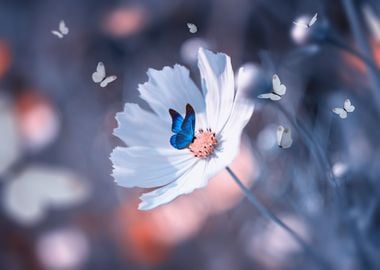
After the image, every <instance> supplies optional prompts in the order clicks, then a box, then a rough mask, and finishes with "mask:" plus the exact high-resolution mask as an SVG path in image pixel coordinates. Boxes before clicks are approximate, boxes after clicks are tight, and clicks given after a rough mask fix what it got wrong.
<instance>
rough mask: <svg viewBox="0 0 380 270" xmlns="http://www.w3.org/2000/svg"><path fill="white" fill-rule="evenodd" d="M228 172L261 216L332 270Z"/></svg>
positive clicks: (322, 265) (321, 264) (323, 265)
mask: <svg viewBox="0 0 380 270" xmlns="http://www.w3.org/2000/svg"><path fill="white" fill-rule="evenodd" d="M226 170H227V172H228V173H229V174H230V176H231V177H232V179H233V180H234V181H235V182H236V184H237V185H238V186H239V188H240V189H241V190H242V191H243V193H244V195H245V196H246V197H247V199H248V201H249V202H251V203H252V204H253V206H254V207H256V209H257V210H258V211H259V212H260V214H261V215H263V216H264V217H266V218H268V219H269V220H271V221H272V222H274V223H275V224H277V225H278V226H280V227H281V228H283V229H284V230H285V231H287V232H288V233H289V234H290V235H291V236H292V237H293V239H294V240H295V241H296V242H297V243H298V244H299V245H300V246H301V247H302V248H303V249H304V250H305V252H306V253H307V254H309V255H310V257H311V258H312V259H313V260H314V261H315V262H316V263H317V264H318V265H319V266H320V267H321V269H331V267H330V266H329V265H328V264H327V263H326V262H325V261H324V260H323V259H322V258H321V257H320V256H319V255H317V254H316V253H315V252H314V251H313V250H312V249H311V247H310V246H309V245H308V244H307V243H306V242H305V241H304V240H303V239H302V238H301V237H300V236H299V235H298V234H297V233H296V232H295V231H293V230H292V229H291V228H290V227H289V226H288V225H286V224H285V223H284V222H283V221H282V220H281V219H280V218H279V217H277V216H276V215H275V214H274V213H273V212H271V211H270V210H269V209H267V208H266V207H265V206H264V205H262V204H261V203H260V202H259V200H257V198H256V197H255V195H254V194H253V193H251V192H250V190H249V189H248V188H247V187H246V186H245V185H244V184H243V183H242V182H241V181H240V179H239V178H238V177H237V176H236V174H235V173H234V172H233V171H232V170H231V169H230V167H228V166H227V167H226Z"/></svg>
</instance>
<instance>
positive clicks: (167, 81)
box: [111, 49, 253, 210]
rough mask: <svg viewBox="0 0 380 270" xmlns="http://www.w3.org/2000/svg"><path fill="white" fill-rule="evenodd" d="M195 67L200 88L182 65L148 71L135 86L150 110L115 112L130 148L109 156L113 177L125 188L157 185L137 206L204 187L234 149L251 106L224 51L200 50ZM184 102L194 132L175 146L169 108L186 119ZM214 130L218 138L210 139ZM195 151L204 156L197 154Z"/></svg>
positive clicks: (232, 155) (133, 107) (145, 206)
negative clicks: (190, 109)
mask: <svg viewBox="0 0 380 270" xmlns="http://www.w3.org/2000/svg"><path fill="white" fill-rule="evenodd" d="M198 67H199V69H200V74H201V79H202V91H200V90H199V89H198V88H197V86H196V85H195V84H194V82H193V81H192V80H191V79H190V77H189V70H188V69H186V68H185V67H183V66H180V65H175V66H174V67H173V68H171V67H164V68H163V69H162V70H154V69H149V70H148V72H147V73H148V76H149V81H148V82H146V83H144V84H141V85H139V88H138V90H139V92H140V97H141V98H142V99H143V100H144V101H146V102H147V103H148V104H149V105H150V107H151V109H152V110H153V112H150V111H146V110H143V109H142V108H141V107H140V106H139V105H137V104H131V103H127V104H125V107H124V111H123V112H120V113H118V114H117V115H116V119H117V121H118V124H119V125H118V128H116V129H115V130H114V134H115V135H116V136H118V137H119V138H121V139H122V140H123V141H124V142H125V143H126V144H127V145H128V147H116V148H115V149H114V151H113V152H112V154H111V161H112V163H113V177H114V178H115V181H116V182H117V184H119V185H120V186H124V187H141V188H156V189H155V190H153V191H150V192H147V193H144V194H143V195H142V196H141V197H140V199H141V203H140V205H139V209H140V210H148V209H152V208H155V207H157V206H159V205H162V204H166V203H168V202H170V201H172V200H174V199H175V198H176V197H178V196H179V195H182V194H187V193H190V192H192V191H193V190H194V189H196V188H201V187H204V186H205V185H206V184H207V182H208V180H209V179H210V178H211V177H212V176H214V175H215V174H216V173H218V172H219V171H220V170H222V169H224V168H225V167H226V166H228V165H229V164H230V163H231V162H232V161H233V159H234V158H235V156H236V154H237V153H238V150H239V144H240V137H241V133H242V130H243V128H244V127H245V125H246V124H247V122H248V121H249V119H250V117H251V115H252V113H253V104H252V103H250V102H248V101H247V100H245V99H244V98H243V96H242V93H241V91H239V90H237V91H235V82H234V74H233V70H232V66H231V60H230V58H229V57H228V56H227V55H225V54H222V53H217V54H214V53H212V52H211V51H208V50H204V49H199V52H198ZM186 104H190V105H191V106H192V107H193V108H194V111H195V117H196V118H195V135H194V139H193V142H192V143H191V144H190V145H188V147H186V148H184V149H181V150H179V149H176V148H174V147H173V146H172V145H171V144H170V138H171V136H172V135H173V132H172V130H171V125H172V119H171V117H170V114H169V112H168V111H169V109H173V110H175V111H177V112H179V113H180V114H181V115H182V116H183V117H184V116H185V107H186ZM213 134H215V137H214V138H215V139H216V140H215V139H213V140H212V141H211V143H210V138H211V139H212V135H213ZM203 148H205V149H206V150H205V152H202V149H203ZM197 151H198V153H200V152H202V153H203V154H201V155H200V156H199V155H198V157H196V156H195V155H196V154H195V153H196V152H197ZM199 151H200V152H199Z"/></svg>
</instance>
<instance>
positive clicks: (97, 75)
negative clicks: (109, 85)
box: [92, 62, 106, 83]
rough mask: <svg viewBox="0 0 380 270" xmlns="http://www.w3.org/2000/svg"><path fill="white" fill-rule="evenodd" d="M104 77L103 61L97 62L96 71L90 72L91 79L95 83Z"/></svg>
mask: <svg viewBox="0 0 380 270" xmlns="http://www.w3.org/2000/svg"><path fill="white" fill-rule="evenodd" d="M105 77H106V69H105V67H104V64H103V62H99V63H98V66H97V67H96V71H95V72H94V73H92V80H93V81H94V82H95V83H100V82H101V81H103V79H104V78H105Z"/></svg>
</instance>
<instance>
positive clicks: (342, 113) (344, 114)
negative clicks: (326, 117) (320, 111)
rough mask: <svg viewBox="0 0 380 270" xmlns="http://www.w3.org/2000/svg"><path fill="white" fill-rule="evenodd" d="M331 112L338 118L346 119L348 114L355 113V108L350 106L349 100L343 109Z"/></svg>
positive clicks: (335, 109) (345, 102)
mask: <svg viewBox="0 0 380 270" xmlns="http://www.w3.org/2000/svg"><path fill="white" fill-rule="evenodd" d="M332 111H333V112H334V113H335V114H337V115H339V117H340V118H342V119H346V118H347V115H348V113H349V112H353V111H355V106H354V105H352V104H351V101H350V100H349V99H346V100H345V101H344V105H343V108H334V109H333V110H332Z"/></svg>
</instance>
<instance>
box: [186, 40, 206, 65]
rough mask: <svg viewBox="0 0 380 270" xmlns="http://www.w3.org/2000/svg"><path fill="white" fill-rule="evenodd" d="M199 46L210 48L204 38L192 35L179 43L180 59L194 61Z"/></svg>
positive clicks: (196, 57) (188, 61)
mask: <svg viewBox="0 0 380 270" xmlns="http://www.w3.org/2000/svg"><path fill="white" fill-rule="evenodd" d="M200 48H210V45H209V44H208V42H207V41H206V40H205V39H202V38H198V37H193V38H189V39H188V40H185V41H184V42H183V44H182V45H181V50H180V54H181V57H182V59H183V60H184V61H185V62H186V63H188V64H193V63H196V61H197V59H198V51H199V49H200Z"/></svg>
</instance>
